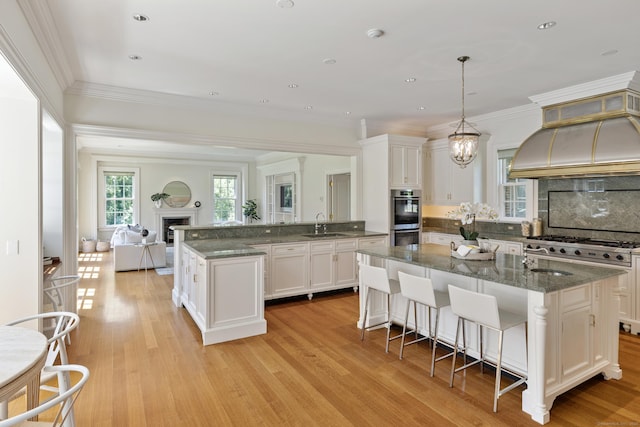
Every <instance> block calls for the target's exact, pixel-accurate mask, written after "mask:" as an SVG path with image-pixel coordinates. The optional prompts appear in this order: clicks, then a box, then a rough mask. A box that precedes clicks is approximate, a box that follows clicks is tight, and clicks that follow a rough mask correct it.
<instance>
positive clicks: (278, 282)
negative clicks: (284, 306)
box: [270, 243, 309, 298]
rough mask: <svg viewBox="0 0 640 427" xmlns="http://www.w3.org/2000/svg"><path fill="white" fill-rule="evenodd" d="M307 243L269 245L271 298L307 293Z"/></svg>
mask: <svg viewBox="0 0 640 427" xmlns="http://www.w3.org/2000/svg"><path fill="white" fill-rule="evenodd" d="M308 265H309V245H308V244H307V243H291V244H289V243H287V244H278V245H272V246H271V280H270V282H271V295H272V297H273V298H279V297H286V296H292V295H301V294H305V293H308V289H309V287H308V283H309V279H308V270H309V269H308Z"/></svg>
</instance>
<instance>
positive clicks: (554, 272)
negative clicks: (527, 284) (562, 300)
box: [529, 268, 573, 276]
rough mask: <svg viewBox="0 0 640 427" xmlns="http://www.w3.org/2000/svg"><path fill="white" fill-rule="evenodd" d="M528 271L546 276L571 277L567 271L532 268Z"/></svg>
mask: <svg viewBox="0 0 640 427" xmlns="http://www.w3.org/2000/svg"><path fill="white" fill-rule="evenodd" d="M529 271H531V272H532V273H539V274H546V275H548V276H571V275H572V274H573V273H569V272H568V271H562V270H552V269H550V268H532V269H531V270H529Z"/></svg>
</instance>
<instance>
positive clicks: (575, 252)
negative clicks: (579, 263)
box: [573, 249, 582, 255]
mask: <svg viewBox="0 0 640 427" xmlns="http://www.w3.org/2000/svg"><path fill="white" fill-rule="evenodd" d="M573 253H574V254H576V255H580V254H581V253H582V252H580V249H576V250H575V251H574V252H573Z"/></svg>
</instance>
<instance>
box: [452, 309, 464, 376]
mask: <svg viewBox="0 0 640 427" xmlns="http://www.w3.org/2000/svg"><path fill="white" fill-rule="evenodd" d="M460 322H462V318H460V317H458V324H457V326H456V339H455V340H454V341H453V357H452V358H451V376H450V378H449V387H453V376H454V374H455V372H456V356H457V355H458V337H459V335H460Z"/></svg>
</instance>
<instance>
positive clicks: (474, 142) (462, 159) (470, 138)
mask: <svg viewBox="0 0 640 427" xmlns="http://www.w3.org/2000/svg"><path fill="white" fill-rule="evenodd" d="M468 60H469V57H468V56H461V57H459V58H458V61H460V62H461V63H462V117H461V119H460V123H458V126H457V127H456V131H455V132H454V133H452V134H451V135H449V156H450V157H451V160H453V162H454V163H456V164H457V165H459V166H460V167H461V168H465V167H467V165H468V164H469V163H471V162H472V161H473V159H475V158H476V156H477V155H478V139H479V138H480V132H478V130H477V129H476V128H474V127H473V126H471V125H470V124H469V122H467V120H466V119H465V116H464V63H465V62H467V61H468ZM465 126H466V127H467V128H470V129H472V130H473V132H469V131H468V130H466V129H465Z"/></svg>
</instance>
